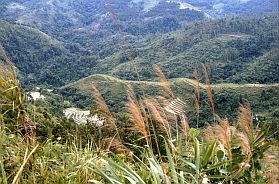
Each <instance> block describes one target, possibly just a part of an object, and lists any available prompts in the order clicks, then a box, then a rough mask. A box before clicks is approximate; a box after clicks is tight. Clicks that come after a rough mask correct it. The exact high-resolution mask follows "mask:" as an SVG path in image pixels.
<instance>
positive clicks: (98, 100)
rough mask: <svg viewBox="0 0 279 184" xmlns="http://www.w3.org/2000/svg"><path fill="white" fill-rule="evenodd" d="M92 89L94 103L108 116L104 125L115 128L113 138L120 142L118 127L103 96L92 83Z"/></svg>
mask: <svg viewBox="0 0 279 184" xmlns="http://www.w3.org/2000/svg"><path fill="white" fill-rule="evenodd" d="M92 89H93V94H94V96H95V99H96V104H97V105H98V106H99V108H101V110H103V111H104V112H105V113H106V114H107V115H108V116H109V118H108V119H107V120H106V124H105V126H106V127H107V128H109V129H114V130H115V136H114V137H116V138H114V139H118V141H119V142H121V138H120V134H119V131H118V128H117V125H116V120H115V118H114V117H113V115H112V114H111V112H110V110H109V108H108V106H107V104H106V102H105V100H104V98H103V97H102V95H101V93H100V92H99V90H98V89H97V88H96V86H95V85H92ZM108 149H110V148H108Z"/></svg>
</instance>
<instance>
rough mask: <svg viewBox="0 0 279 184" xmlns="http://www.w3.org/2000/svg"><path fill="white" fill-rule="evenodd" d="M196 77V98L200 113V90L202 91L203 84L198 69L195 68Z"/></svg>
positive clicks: (197, 109) (197, 108)
mask: <svg viewBox="0 0 279 184" xmlns="http://www.w3.org/2000/svg"><path fill="white" fill-rule="evenodd" d="M194 77H195V80H196V86H195V87H196V98H195V106H196V111H197V113H198V114H199V110H200V92H201V86H200V80H199V75H198V71H197V69H195V70H194Z"/></svg>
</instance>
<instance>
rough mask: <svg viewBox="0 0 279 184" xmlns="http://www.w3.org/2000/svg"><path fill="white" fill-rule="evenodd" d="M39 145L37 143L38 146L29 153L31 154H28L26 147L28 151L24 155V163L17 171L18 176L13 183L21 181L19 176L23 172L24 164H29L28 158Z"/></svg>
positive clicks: (16, 183)
mask: <svg viewBox="0 0 279 184" xmlns="http://www.w3.org/2000/svg"><path fill="white" fill-rule="evenodd" d="M38 146H39V145H37V146H36V147H34V148H33V150H32V151H31V152H30V153H29V155H27V153H28V148H26V152H25V155H24V160H23V163H22V165H21V167H20V168H19V170H18V172H17V173H16V176H15V177H14V179H13V182H12V184H18V183H19V177H20V175H21V174H22V172H23V169H24V166H25V165H26V164H27V162H28V160H29V159H30V157H31V156H32V155H33V153H34V152H35V151H36V149H37V148H38Z"/></svg>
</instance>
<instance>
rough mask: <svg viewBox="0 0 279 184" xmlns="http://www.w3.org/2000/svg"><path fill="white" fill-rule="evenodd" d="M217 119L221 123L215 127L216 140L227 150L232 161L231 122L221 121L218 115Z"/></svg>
mask: <svg viewBox="0 0 279 184" xmlns="http://www.w3.org/2000/svg"><path fill="white" fill-rule="evenodd" d="M216 117H217V120H218V121H219V123H220V124H219V125H215V127H214V131H215V135H216V138H217V140H219V141H220V142H221V143H222V144H223V146H224V147H225V148H226V150H227V152H228V157H229V158H230V159H232V153H231V147H232V146H231V141H232V131H231V128H230V124H229V121H228V119H221V118H220V117H219V116H217V115H216Z"/></svg>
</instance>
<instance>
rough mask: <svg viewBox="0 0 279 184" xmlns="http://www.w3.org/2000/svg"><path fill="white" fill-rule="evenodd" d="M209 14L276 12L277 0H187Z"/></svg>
mask: <svg viewBox="0 0 279 184" xmlns="http://www.w3.org/2000/svg"><path fill="white" fill-rule="evenodd" d="M187 2H188V3H190V4H192V5H194V6H197V7H200V8H201V9H202V10H204V11H207V12H209V13H210V14H211V15H217V16H223V15H256V14H269V13H278V1H277V0H187Z"/></svg>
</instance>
